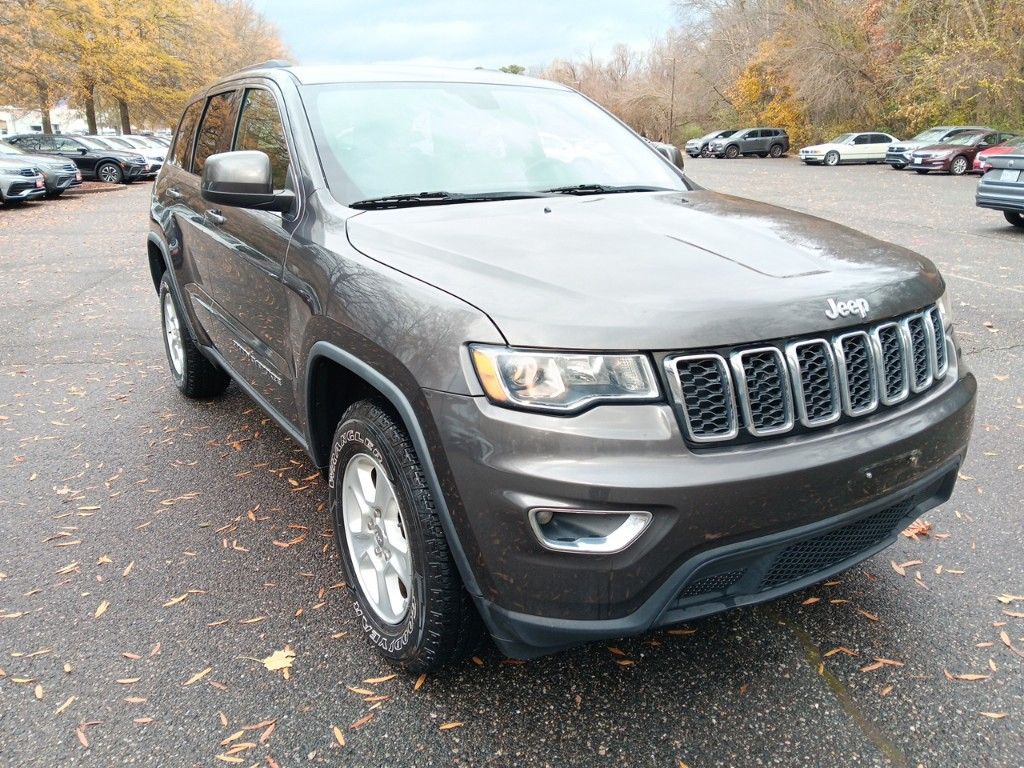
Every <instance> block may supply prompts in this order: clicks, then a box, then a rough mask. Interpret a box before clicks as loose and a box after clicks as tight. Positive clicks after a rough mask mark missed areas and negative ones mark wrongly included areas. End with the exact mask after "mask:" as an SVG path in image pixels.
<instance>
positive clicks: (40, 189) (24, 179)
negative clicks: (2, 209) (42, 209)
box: [0, 155, 46, 205]
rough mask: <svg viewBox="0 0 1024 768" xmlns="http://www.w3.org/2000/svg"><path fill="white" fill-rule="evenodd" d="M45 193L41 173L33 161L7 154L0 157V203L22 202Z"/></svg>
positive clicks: (36, 198) (35, 198) (44, 184)
mask: <svg viewBox="0 0 1024 768" xmlns="http://www.w3.org/2000/svg"><path fill="white" fill-rule="evenodd" d="M45 195H46V183H45V182H44V181H43V174H42V173H40V172H39V169H38V168H36V167H35V165H34V164H33V163H30V162H26V161H25V160H20V159H17V158H13V157H9V156H7V155H4V156H2V157H0V203H3V204H4V205H8V204H11V203H23V202H25V201H26V200H38V199H39V198H41V197H43V196H45Z"/></svg>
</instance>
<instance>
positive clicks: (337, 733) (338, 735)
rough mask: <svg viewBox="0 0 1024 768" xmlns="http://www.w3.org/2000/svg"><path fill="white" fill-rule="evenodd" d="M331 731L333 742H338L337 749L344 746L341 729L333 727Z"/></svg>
mask: <svg viewBox="0 0 1024 768" xmlns="http://www.w3.org/2000/svg"><path fill="white" fill-rule="evenodd" d="M332 730H333V731H334V740H335V741H336V742H338V746H339V747H344V746H345V734H343V733H342V732H341V728H339V727H338V726H334V727H333V729H332Z"/></svg>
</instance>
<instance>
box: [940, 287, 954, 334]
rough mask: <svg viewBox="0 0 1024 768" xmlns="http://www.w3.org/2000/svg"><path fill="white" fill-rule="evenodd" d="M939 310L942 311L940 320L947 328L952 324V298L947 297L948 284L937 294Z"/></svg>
mask: <svg viewBox="0 0 1024 768" xmlns="http://www.w3.org/2000/svg"><path fill="white" fill-rule="evenodd" d="M939 312H941V313H942V322H943V324H944V325H945V327H946V328H947V329H948V328H949V327H950V326H951V325H953V300H952V299H951V298H950V297H949V286H948V285H947V286H946V290H944V291H943V292H942V295H941V296H939Z"/></svg>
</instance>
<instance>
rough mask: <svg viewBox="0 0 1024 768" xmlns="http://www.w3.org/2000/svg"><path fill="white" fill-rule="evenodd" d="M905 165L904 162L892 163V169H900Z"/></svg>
mask: <svg viewBox="0 0 1024 768" xmlns="http://www.w3.org/2000/svg"><path fill="white" fill-rule="evenodd" d="M906 167H907V164H906V163H892V169H893V170H894V171H902V170H903V169H904V168H906Z"/></svg>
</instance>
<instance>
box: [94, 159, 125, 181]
mask: <svg viewBox="0 0 1024 768" xmlns="http://www.w3.org/2000/svg"><path fill="white" fill-rule="evenodd" d="M98 175H99V177H100V181H105V182H106V183H107V184H117V183H119V182H120V181H121V171H120V169H118V167H117V166H116V165H114V164H113V163H104V164H103V165H101V166H100V169H99V172H98Z"/></svg>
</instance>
